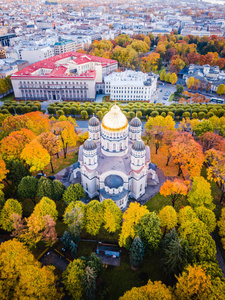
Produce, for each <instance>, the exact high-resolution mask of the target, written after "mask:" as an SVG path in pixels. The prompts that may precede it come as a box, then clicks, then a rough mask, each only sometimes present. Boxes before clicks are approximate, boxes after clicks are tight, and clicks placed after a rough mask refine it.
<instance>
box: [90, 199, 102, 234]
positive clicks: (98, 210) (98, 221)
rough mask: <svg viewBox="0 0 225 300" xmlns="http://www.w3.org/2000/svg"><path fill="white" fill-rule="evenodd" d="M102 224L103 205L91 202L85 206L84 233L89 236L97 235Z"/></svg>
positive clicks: (94, 201) (95, 201)
mask: <svg viewBox="0 0 225 300" xmlns="http://www.w3.org/2000/svg"><path fill="white" fill-rule="evenodd" d="M102 223H103V205H102V204H101V203H100V202H99V201H97V200H92V201H91V202H89V203H88V204H87V206H86V231H87V232H88V233H90V234H91V235H96V234H98V232H99V230H100V228H101V226H102Z"/></svg>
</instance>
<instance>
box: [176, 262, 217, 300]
mask: <svg viewBox="0 0 225 300" xmlns="http://www.w3.org/2000/svg"><path fill="white" fill-rule="evenodd" d="M177 281H178V282H177V284H176V289H175V295H176V296H177V297H178V298H179V299H181V300H184V299H192V298H193V297H194V298H195V299H196V300H207V299H211V298H210V296H211V295H212V292H211V289H212V283H211V279H210V276H207V275H206V274H205V271H204V270H203V269H202V268H201V266H196V265H194V266H193V267H192V266H190V265H189V266H188V268H187V269H186V270H185V271H184V272H183V273H182V274H181V275H180V276H179V277H178V278H177Z"/></svg>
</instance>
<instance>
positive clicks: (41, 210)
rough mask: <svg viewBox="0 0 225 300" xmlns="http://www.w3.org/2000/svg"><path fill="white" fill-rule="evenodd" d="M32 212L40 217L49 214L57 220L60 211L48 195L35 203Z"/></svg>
mask: <svg viewBox="0 0 225 300" xmlns="http://www.w3.org/2000/svg"><path fill="white" fill-rule="evenodd" d="M32 214H33V215H34V216H39V217H44V216H46V215H49V216H51V217H52V218H53V219H54V221H56V220H57V217H58V211H57V209H56V204H55V202H54V201H53V200H51V199H49V198H47V197H43V198H42V199H41V200H40V202H38V204H36V205H35V208H34V211H33V213H32Z"/></svg>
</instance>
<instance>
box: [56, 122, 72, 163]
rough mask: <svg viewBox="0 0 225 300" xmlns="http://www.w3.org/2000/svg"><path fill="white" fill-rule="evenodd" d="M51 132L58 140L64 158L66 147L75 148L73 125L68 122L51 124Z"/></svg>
mask: <svg viewBox="0 0 225 300" xmlns="http://www.w3.org/2000/svg"><path fill="white" fill-rule="evenodd" d="M53 131H54V133H55V134H56V135H58V136H59V138H60V141H61V145H62V148H63V151H64V158H66V154H67V148H68V146H76V142H77V135H76V133H75V129H74V125H73V124H71V123H70V122H69V121H62V122H56V123H54V124H53Z"/></svg>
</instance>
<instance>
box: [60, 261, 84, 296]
mask: <svg viewBox="0 0 225 300" xmlns="http://www.w3.org/2000/svg"><path fill="white" fill-rule="evenodd" d="M84 275H85V262H84V261H83V260H81V259H74V260H73V261H72V262H71V263H70V264H69V265H68V267H67V269H66V271H64V272H63V274H62V281H63V284H64V286H65V289H66V290H67V292H68V294H69V295H70V296H71V297H72V299H75V300H80V299H82V296H83V278H84Z"/></svg>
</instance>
